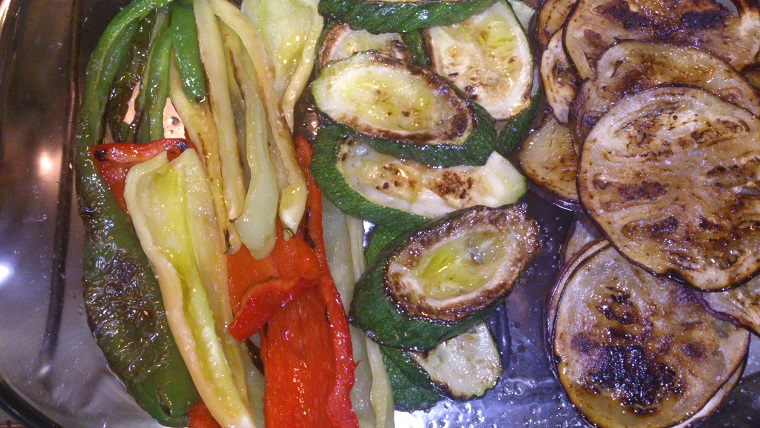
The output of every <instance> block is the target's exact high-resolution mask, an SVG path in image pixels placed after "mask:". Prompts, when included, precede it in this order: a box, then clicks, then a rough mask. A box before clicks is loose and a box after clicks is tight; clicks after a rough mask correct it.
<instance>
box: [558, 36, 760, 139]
mask: <svg viewBox="0 0 760 428" xmlns="http://www.w3.org/2000/svg"><path fill="white" fill-rule="evenodd" d="M660 85H679V86H693V87H697V88H702V89H705V90H707V91H709V92H711V93H713V94H714V95H717V96H718V97H719V98H721V99H722V100H724V101H727V102H729V103H733V104H736V105H738V106H740V107H744V108H746V109H747V110H749V111H750V112H752V114H754V115H755V116H760V96H758V93H757V91H756V90H755V89H754V88H753V87H752V85H750V84H749V82H747V80H746V79H745V78H744V77H742V75H741V74H739V73H738V72H737V71H736V70H735V69H734V68H733V67H731V66H730V65H728V64H727V63H725V62H724V61H722V60H721V59H719V58H717V57H715V56H713V55H711V54H710V53H708V52H705V51H702V50H699V49H696V48H690V47H680V46H674V45H669V44H664V43H647V42H637V41H627V42H621V43H619V44H617V45H615V46H613V47H611V48H609V49H607V51H606V52H605V53H604V54H603V55H602V56H601V57H600V58H599V60H598V61H597V63H596V74H595V75H594V78H592V79H589V80H587V81H586V82H585V83H584V84H583V86H582V87H581V89H580V91H579V93H578V96H577V97H576V98H575V101H574V102H573V104H572V109H571V110H570V129H571V130H572V132H573V140H574V141H575V142H576V145H578V146H580V145H582V143H583V141H584V140H585V139H586V136H588V133H589V132H591V129H592V128H593V127H594V125H595V124H596V122H597V121H598V120H599V118H600V117H602V115H604V114H605V113H607V111H608V110H609V109H610V108H611V107H612V106H613V105H614V104H615V103H616V102H617V101H619V100H620V99H621V98H623V97H625V96H627V95H632V94H635V93H638V92H641V91H645V90H647V89H651V88H654V87H656V86H660Z"/></svg>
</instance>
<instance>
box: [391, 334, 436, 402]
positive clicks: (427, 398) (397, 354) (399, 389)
mask: <svg viewBox="0 0 760 428" xmlns="http://www.w3.org/2000/svg"><path fill="white" fill-rule="evenodd" d="M380 352H381V353H382V355H383V363H384V364H385V367H386V369H387V370H388V377H389V378H390V380H391V384H392V385H393V401H394V403H395V405H396V409H397V410H401V411H404V412H411V411H414V410H423V409H429V408H431V407H433V406H434V405H435V403H437V402H439V401H440V400H441V399H442V398H444V395H443V394H442V393H441V392H440V391H439V390H438V389H437V388H436V387H435V386H434V385H433V383H432V382H431V381H430V377H429V376H428V375H427V373H426V372H425V371H424V370H422V369H420V367H419V366H418V365H417V363H415V362H414V361H412V359H411V357H410V356H409V353H408V352H407V351H404V350H401V349H397V348H391V347H389V346H381V347H380Z"/></svg>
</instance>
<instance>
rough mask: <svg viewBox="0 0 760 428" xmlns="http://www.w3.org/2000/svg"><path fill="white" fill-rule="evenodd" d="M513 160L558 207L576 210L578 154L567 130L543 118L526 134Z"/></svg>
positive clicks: (553, 120) (551, 117)
mask: <svg viewBox="0 0 760 428" xmlns="http://www.w3.org/2000/svg"><path fill="white" fill-rule="evenodd" d="M517 161H518V162H519V164H520V168H521V169H522V171H523V172H524V173H525V175H526V176H527V177H528V178H529V179H530V180H531V181H532V182H534V183H536V184H537V185H538V186H540V187H541V189H544V190H546V191H548V192H549V195H551V196H555V197H556V198H559V204H560V205H564V206H568V207H575V208H579V206H580V204H579V200H578V191H577V188H576V179H575V177H576V175H577V174H578V154H577V153H576V152H575V146H573V141H572V139H571V138H570V130H569V129H568V128H566V127H564V126H562V125H560V124H559V123H557V121H556V120H555V119H554V117H553V116H546V117H545V118H544V121H543V123H542V124H541V125H540V126H539V128H538V129H537V130H536V131H534V132H533V133H532V134H530V135H529V136H528V137H527V138H526V140H525V141H524V142H523V145H522V147H521V148H520V151H519V152H518V153H517Z"/></svg>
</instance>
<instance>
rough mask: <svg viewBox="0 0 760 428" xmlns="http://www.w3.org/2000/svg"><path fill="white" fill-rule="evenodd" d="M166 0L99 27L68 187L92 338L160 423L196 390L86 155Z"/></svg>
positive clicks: (143, 264)
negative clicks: (79, 224)
mask: <svg viewBox="0 0 760 428" xmlns="http://www.w3.org/2000/svg"><path fill="white" fill-rule="evenodd" d="M168 3H170V2H169V1H166V0H138V1H135V2H133V3H131V4H129V5H128V6H126V7H125V8H124V9H122V11H121V12H120V13H119V14H118V15H117V16H116V18H115V19H114V20H113V21H112V22H111V24H110V25H109V27H108V28H107V29H106V31H105V33H104V35H103V37H102V38H101V40H100V42H99V43H98V46H97V48H96V50H95V52H94V53H93V55H92V58H91V60H90V63H89V65H88V67H87V79H86V86H85V94H84V97H83V98H82V99H83V104H82V105H81V106H80V112H79V118H78V124H77V136H76V159H75V168H76V177H77V178H76V188H77V202H78V206H79V213H80V215H81V217H82V220H83V222H84V229H85V237H84V240H85V242H84V255H83V260H84V266H83V267H84V276H83V283H84V299H85V308H86V310H87V319H88V323H89V326H90V329H91V330H92V332H93V336H94V337H95V340H96V341H97V343H98V345H99V346H100V348H101V350H102V351H103V354H104V355H105V357H106V360H107V361H108V365H109V367H110V368H111V369H112V370H113V371H114V373H116V375H117V376H118V377H119V379H120V380H121V381H122V382H123V383H124V385H125V386H126V388H127V391H128V392H129V393H130V394H131V395H132V396H133V397H134V398H135V400H136V401H137V403H138V404H139V405H140V406H141V407H142V408H143V409H145V410H146V411H147V412H148V413H149V414H150V415H151V416H152V417H154V418H155V419H156V420H158V421H159V422H160V423H161V424H163V425H167V426H185V425H186V424H187V417H186V413H187V412H188V410H189V409H190V408H191V407H192V406H193V405H195V403H196V402H197V401H198V393H197V391H196V390H195V387H194V386H193V382H192V379H191V378H190V375H189V373H188V371H187V367H186V366H185V363H184V361H183V360H182V358H181V356H180V354H179V350H178V349H177V346H176V344H175V343H174V339H173V337H172V334H171V332H170V330H169V325H168V324H167V322H166V316H165V313H164V309H163V302H162V299H161V294H160V290H159V288H158V283H157V281H156V278H155V276H154V274H153V271H152V269H151V266H150V264H149V262H148V259H147V257H146V256H145V254H144V253H143V251H142V249H141V247H140V243H139V241H138V239H137V236H136V235H135V232H134V229H133V227H132V225H131V223H130V221H129V218H128V216H127V214H126V213H125V212H124V211H123V210H122V209H121V208H120V207H119V206H118V204H117V203H116V201H115V199H114V197H113V195H112V194H111V192H110V190H109V189H108V188H107V186H106V185H105V183H104V182H103V180H102V179H101V178H100V177H99V176H98V174H97V172H96V169H95V165H94V162H93V160H92V157H91V155H90V149H91V147H92V146H94V145H96V144H99V143H100V141H101V140H102V138H103V135H104V114H105V107H106V106H105V104H106V100H107V99H108V93H109V91H110V88H111V85H112V83H113V80H114V77H115V75H116V73H117V71H118V69H119V67H120V66H121V65H122V64H123V62H124V60H125V59H126V58H127V56H128V52H129V46H130V44H131V43H132V38H133V36H134V34H135V30H136V28H137V25H138V22H139V21H140V20H141V19H142V18H144V17H145V16H146V15H147V14H148V13H150V12H151V11H153V10H155V9H157V8H162V7H165V6H166V5H167V4H168Z"/></svg>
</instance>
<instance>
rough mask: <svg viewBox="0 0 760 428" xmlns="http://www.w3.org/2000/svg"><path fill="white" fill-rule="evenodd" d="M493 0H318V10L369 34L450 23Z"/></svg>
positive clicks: (412, 29)
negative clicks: (392, 0)
mask: <svg viewBox="0 0 760 428" xmlns="http://www.w3.org/2000/svg"><path fill="white" fill-rule="evenodd" d="M493 2H494V0H459V1H408V2H391V1H366V0H321V1H320V2H319V13H321V14H322V15H324V16H330V17H332V18H335V19H337V20H338V21H342V22H347V23H349V24H351V27H352V28H361V29H365V30H368V31H370V32H372V33H401V32H407V31H414V30H418V29H420V28H427V27H432V26H435V25H449V24H454V23H456V22H459V21H462V20H464V19H466V18H467V17H469V16H470V15H472V14H474V13H477V12H479V11H480V10H482V9H483V8H485V7H486V6H489V5H490V4H491V3H493Z"/></svg>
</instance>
